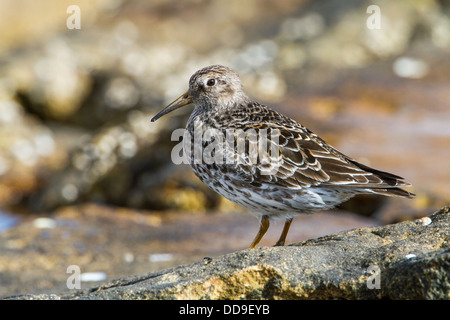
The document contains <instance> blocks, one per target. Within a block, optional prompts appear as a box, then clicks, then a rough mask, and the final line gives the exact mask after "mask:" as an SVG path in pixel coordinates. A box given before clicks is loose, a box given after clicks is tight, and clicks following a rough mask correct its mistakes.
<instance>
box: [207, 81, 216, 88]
mask: <svg viewBox="0 0 450 320" xmlns="http://www.w3.org/2000/svg"><path fill="white" fill-rule="evenodd" d="M206 84H207V85H208V87H212V86H213V85H215V84H216V79H209V80H208V81H207V82H206Z"/></svg>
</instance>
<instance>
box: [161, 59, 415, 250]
mask: <svg viewBox="0 0 450 320" xmlns="http://www.w3.org/2000/svg"><path fill="white" fill-rule="evenodd" d="M190 103H193V104H194V105H195V108H194V111H193V112H192V114H191V116H190V118H189V121H188V122H187V125H186V133H187V135H185V139H184V141H183V143H184V144H183V150H184V153H185V154H188V155H189V157H190V161H189V163H190V165H191V168H192V170H193V171H194V173H195V175H196V176H197V177H198V178H199V179H200V180H201V181H203V182H204V183H205V184H206V185H207V186H208V187H210V188H211V189H213V190H214V191H216V192H217V193H219V194H220V195H222V196H224V197H225V198H227V199H229V200H231V201H233V202H235V203H237V204H239V205H241V206H243V207H244V208H247V209H248V210H250V211H251V212H252V213H253V214H254V215H255V216H256V217H257V218H259V220H260V229H259V231H258V233H257V235H256V237H255V238H254V240H253V242H252V243H251V245H250V248H255V247H256V246H257V245H258V243H259V242H260V240H261V239H262V237H263V236H264V234H265V233H266V231H267V230H268V228H269V225H270V221H271V220H273V219H280V218H281V219H284V221H285V224H284V228H283V231H282V233H281V236H280V238H279V240H278V241H277V242H276V244H275V246H282V245H284V243H285V240H286V236H287V233H288V231H289V227H290V225H291V222H292V219H293V218H294V217H295V216H297V215H299V214H311V213H314V212H316V211H320V210H327V209H331V208H333V207H335V206H336V205H338V204H340V203H342V202H344V201H346V200H348V199H350V198H351V197H353V196H354V195H357V194H368V193H369V194H370V193H372V194H380V195H386V196H397V197H405V198H412V197H414V194H413V193H410V192H408V191H405V190H403V189H401V188H400V187H407V186H410V184H409V183H407V182H405V181H404V179H403V178H401V177H399V176H397V175H394V174H391V173H388V172H384V171H380V170H376V169H373V168H370V167H368V166H366V165H364V164H361V163H358V162H357V161H355V160H353V159H352V158H350V157H348V156H346V155H344V154H343V153H341V152H339V151H337V150H336V149H335V148H333V147H332V146H330V145H329V144H327V143H326V142H325V141H324V140H322V139H321V138H319V137H318V136H317V135H316V134H314V133H313V132H311V131H310V130H308V129H307V128H306V127H304V126H303V125H301V124H299V123H298V122H297V121H295V120H293V119H290V118H289V117H286V116H284V115H282V114H281V113H279V112H277V111H275V110H272V109H271V108H269V107H267V106H265V105H263V104H260V103H258V102H255V101H253V100H252V99H250V98H249V97H248V96H247V95H246V94H245V92H244V90H243V87H242V83H241V80H240V78H239V76H238V74H237V73H235V72H234V71H233V70H231V69H229V68H227V67H224V66H220V65H213V66H209V67H206V68H203V69H201V70H199V71H197V72H196V73H194V74H193V75H192V77H191V78H190V80H189V90H188V91H186V92H185V93H184V94H183V95H181V96H180V97H179V98H178V99H176V100H175V101H174V102H172V103H171V104H169V105H168V106H167V107H166V108H164V109H163V110H161V111H160V112H159V113H158V114H157V115H156V116H155V117H153V118H152V122H153V121H156V120H157V119H159V118H160V117H161V116H163V115H165V114H167V113H169V112H171V111H173V110H176V109H178V108H180V107H183V106H186V105H188V104H190ZM205 129H214V130H215V131H216V132H221V133H223V135H224V136H225V133H229V130H234V131H237V130H239V131H240V132H244V133H245V132H248V131H249V130H258V131H259V132H261V130H265V133H267V132H270V133H275V132H276V133H277V135H276V137H277V139H268V140H267V141H268V143H267V145H271V146H273V144H274V143H275V142H274V141H276V148H275V151H277V152H275V154H271V153H269V152H266V153H264V155H265V156H263V157H260V158H261V159H260V161H256V162H255V161H250V157H251V154H250V149H251V148H250V145H251V144H252V143H251V141H250V139H247V140H246V146H245V147H244V148H243V149H241V150H240V151H239V150H237V149H236V148H234V149H231V151H230V148H228V149H227V148H221V149H220V150H222V154H220V155H219V158H221V157H222V156H223V157H228V158H227V159H226V160H227V161H225V160H224V161H215V162H214V161H213V162H211V161H196V159H194V154H195V152H192V150H191V148H192V145H194V148H197V151H198V149H200V154H201V153H202V152H205V150H206V149H207V148H208V146H209V147H210V146H211V143H213V142H217V141H218V140H217V137H216V139H210V140H207V141H206V140H205V139H203V140H202V141H201V143H197V144H196V143H195V141H193V140H194V139H192V137H193V136H194V132H195V131H196V130H200V131H201V130H205ZM227 130H228V131H227ZM186 137H187V138H186ZM258 141H260V140H258ZM209 149H211V148H209ZM216 149H217V150H219V148H216ZM217 150H215V152H216V153H217V152H218V151H217ZM223 150H227V151H226V152H224V151H223ZM213 156H214V159H217V157H216V156H217V154H214V155H213ZM229 158H231V159H232V160H233V161H228V160H229ZM197 160H198V159H197ZM200 160H201V159H200ZM274 168H275V170H274Z"/></svg>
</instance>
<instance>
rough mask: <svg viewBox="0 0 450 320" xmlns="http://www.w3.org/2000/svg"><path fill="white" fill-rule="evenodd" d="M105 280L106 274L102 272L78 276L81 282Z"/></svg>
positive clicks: (85, 273)
mask: <svg viewBox="0 0 450 320" xmlns="http://www.w3.org/2000/svg"><path fill="white" fill-rule="evenodd" d="M106 278H107V276H106V273H105V272H103V271H97V272H84V273H82V274H81V275H80V280H81V281H82V282H94V281H104V280H106Z"/></svg>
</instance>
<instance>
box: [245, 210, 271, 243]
mask: <svg viewBox="0 0 450 320" xmlns="http://www.w3.org/2000/svg"><path fill="white" fill-rule="evenodd" d="M269 226H270V222H269V217H268V216H262V218H261V225H260V226H259V231H258V233H257V234H256V237H255V239H254V240H253V242H252V244H251V245H250V249H253V248H255V247H256V246H257V245H258V243H259V242H260V241H261V239H262V237H263V236H264V234H266V232H267V229H269Z"/></svg>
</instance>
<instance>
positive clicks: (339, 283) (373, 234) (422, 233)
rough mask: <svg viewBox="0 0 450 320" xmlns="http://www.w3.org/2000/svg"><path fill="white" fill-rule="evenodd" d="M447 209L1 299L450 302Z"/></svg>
mask: <svg viewBox="0 0 450 320" xmlns="http://www.w3.org/2000/svg"><path fill="white" fill-rule="evenodd" d="M449 222H450V207H444V208H442V209H441V210H439V211H437V212H435V213H433V214H432V215H430V216H428V217H424V218H421V219H416V220H411V221H405V222H401V223H397V224H391V225H387V226H381V227H373V228H360V229H354V230H349V231H344V232H339V233H336V234H333V235H329V236H324V237H319V238H317V239H311V240H307V241H302V242H298V243H294V244H291V245H288V246H284V247H259V248H257V249H254V250H249V249H246V250H242V251H237V252H233V253H230V254H226V255H223V256H219V257H217V258H214V259H203V260H202V261H198V262H195V263H192V264H186V265H180V266H177V267H174V268H169V269H165V270H162V271H158V272H152V273H149V274H146V275H141V276H134V277H127V278H119V279H116V280H113V281H110V282H108V283H105V284H102V285H100V286H97V287H93V288H90V289H87V290H80V291H77V292H75V293H73V294H71V295H54V294H41V295H16V296H12V297H6V298H4V299H89V300H90V299H101V300H107V299H449V298H450V277H449V275H450V249H449V247H450V241H449V235H450V224H449Z"/></svg>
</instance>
